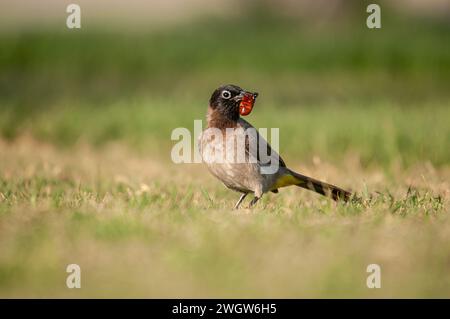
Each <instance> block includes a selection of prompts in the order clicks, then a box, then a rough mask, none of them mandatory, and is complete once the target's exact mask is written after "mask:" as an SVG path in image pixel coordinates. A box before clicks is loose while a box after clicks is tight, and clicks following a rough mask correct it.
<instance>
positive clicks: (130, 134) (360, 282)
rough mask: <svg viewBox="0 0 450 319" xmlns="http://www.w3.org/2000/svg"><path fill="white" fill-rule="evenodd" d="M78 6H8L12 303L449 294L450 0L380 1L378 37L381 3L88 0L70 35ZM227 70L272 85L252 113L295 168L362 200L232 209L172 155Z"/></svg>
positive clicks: (0, 93)
mask: <svg viewBox="0 0 450 319" xmlns="http://www.w3.org/2000/svg"><path fill="white" fill-rule="evenodd" d="M71 2H72V1H61V0H40V1H33V2H32V1H29V0H15V1H13V0H1V1H0V296H2V297H49V296H54V297H136V296H137V297H159V298H161V297H172V298H174V297H176V298H180V297H191V298H192V297H235V298H236V297H253V298H255V297H272V298H273V297H288V298H298V297H309V298H310V297H368V298H373V297H385V298H386V297H448V296H449V295H450V292H449V287H450V276H449V272H448V265H449V264H450V256H449V252H450V247H449V245H450V223H449V222H448V221H449V218H448V216H450V215H449V214H448V212H449V209H448V207H449V205H448V202H449V194H450V191H449V189H450V187H449V181H450V179H449V178H448V177H449V176H450V165H449V164H450V148H449V146H450V90H449V83H450V41H449V40H450V2H449V1H448V0H430V1H418V0H397V1H377V2H376V3H378V4H380V6H381V19H382V28H381V29H379V30H369V29H368V28H367V27H366V18H367V16H368V13H367V12H366V7H367V5H368V4H369V3H371V1H370V2H369V1H349V0H334V1H331V0H316V1H313V0H308V1H306V0H299V1H294V0H279V1H275V0H266V1H256V0H254V1H237V0H215V1H207V0H191V1H184V0H171V1H162V0H153V1H144V0H132V1H122V0H98V1H92V0H79V1H73V2H76V3H78V4H79V5H80V6H81V25H82V28H81V29H80V30H69V29H68V28H67V27H66V24H65V22H66V17H67V16H68V14H67V13H66V7H67V5H68V4H69V3H71ZM225 83H234V84H237V85H240V86H242V87H243V88H245V89H248V90H252V91H253V90H254V91H257V92H259V93H260V97H259V98H258V102H257V104H256V106H255V108H254V110H253V112H252V114H251V115H249V116H248V117H247V120H249V121H250V122H251V123H252V124H254V125H255V126H256V127H258V128H260V127H265V128H273V127H278V128H280V153H281V154H282V156H283V158H285V160H286V162H287V163H288V165H290V166H292V168H293V169H296V170H297V169H298V170H299V171H300V172H302V173H304V174H308V175H311V176H314V177H316V178H320V179H323V180H326V181H329V182H332V183H335V184H338V185H339V186H341V187H345V188H347V187H348V188H349V189H352V190H354V191H355V192H357V194H358V195H361V198H362V201H361V202H358V203H352V204H350V205H344V204H337V205H334V203H331V202H330V201H328V200H326V199H324V198H321V197H318V196H317V195H315V194H313V193H311V192H306V191H300V190H299V189H297V188H288V189H283V190H282V191H280V193H279V194H277V195H273V194H267V195H266V196H264V197H263V199H262V200H261V201H260V202H259V203H258V206H257V207H256V208H255V209H254V210H248V209H242V210H239V211H232V210H231V209H232V207H233V206H232V205H233V204H234V202H235V200H237V198H236V196H237V194H236V193H234V192H231V191H229V190H228V189H225V188H224V187H223V185H221V184H220V183H219V182H218V181H217V180H215V179H214V178H213V177H212V176H209V174H207V172H206V169H205V168H204V167H203V166H201V165H187V164H185V165H175V164H173V163H172V161H171V159H170V149H171V147H172V145H173V144H174V142H173V141H171V139H170V136H171V132H172V130H173V129H174V128H177V127H187V128H190V129H192V128H193V121H194V119H204V118H205V113H206V108H207V104H208V100H209V97H210V94H211V92H212V91H213V90H214V89H215V88H216V87H218V86H219V85H221V84H225ZM245 204H247V203H245ZM69 263H77V264H79V265H81V266H82V274H83V275H82V276H83V277H82V289H80V290H77V289H74V290H72V289H67V287H66V286H65V280H66V276H67V273H66V272H65V269H66V266H67V264H69ZM371 263H378V264H380V265H381V266H382V269H383V270H382V274H383V275H382V276H383V277H382V278H383V279H382V281H383V283H382V287H383V289H373V290H372V289H367V286H366V285H365V284H366V276H367V273H366V267H367V265H368V264H371Z"/></svg>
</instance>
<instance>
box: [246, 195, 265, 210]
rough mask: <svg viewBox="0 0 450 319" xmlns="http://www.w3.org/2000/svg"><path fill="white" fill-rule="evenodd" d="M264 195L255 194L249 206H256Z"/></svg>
mask: <svg viewBox="0 0 450 319" xmlns="http://www.w3.org/2000/svg"><path fill="white" fill-rule="evenodd" d="M261 197H262V196H259V197H258V196H255V197H253V199H252V201H251V202H250V205H249V206H248V207H249V208H251V207H253V206H255V204H256V202H257V201H258V200H259V199H260V198H261Z"/></svg>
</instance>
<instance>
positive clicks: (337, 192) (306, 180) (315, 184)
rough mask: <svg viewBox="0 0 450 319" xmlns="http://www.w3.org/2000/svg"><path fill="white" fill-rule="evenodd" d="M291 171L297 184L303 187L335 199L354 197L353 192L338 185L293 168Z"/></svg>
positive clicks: (346, 199) (345, 199)
mask: <svg viewBox="0 0 450 319" xmlns="http://www.w3.org/2000/svg"><path fill="white" fill-rule="evenodd" d="M289 173H290V174H291V175H292V176H293V177H294V178H295V179H296V183H295V185H297V186H299V187H302V188H306V189H309V190H311V191H313V192H316V193H319V194H321V195H324V196H327V197H331V198H332V199H334V200H335V201H338V200H343V201H345V202H346V201H348V200H349V199H350V198H351V197H352V193H350V192H348V191H346V190H344V189H342V188H340V187H337V186H334V185H331V184H328V183H325V182H322V181H319V180H317V179H314V178H311V177H308V176H305V175H302V174H299V173H296V172H294V171H292V170H289Z"/></svg>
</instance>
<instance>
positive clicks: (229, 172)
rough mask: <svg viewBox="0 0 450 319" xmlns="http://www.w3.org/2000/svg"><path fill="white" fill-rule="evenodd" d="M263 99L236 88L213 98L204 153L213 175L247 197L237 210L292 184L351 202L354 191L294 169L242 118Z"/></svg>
mask: <svg viewBox="0 0 450 319" xmlns="http://www.w3.org/2000/svg"><path fill="white" fill-rule="evenodd" d="M257 96H258V93H253V92H248V91H245V90H243V89H241V88H240V87H239V86H236V85H231V84H229V85H223V86H221V87H219V88H218V89H216V90H215V91H214V92H213V94H212V95H211V98H210V100H209V107H208V111H207V123H208V125H207V128H206V129H205V130H204V131H203V132H202V134H201V136H200V138H199V150H200V154H201V156H202V160H203V162H204V163H206V165H207V167H208V169H209V171H210V172H211V173H212V174H213V175H214V176H215V177H216V178H218V179H219V180H220V181H222V183H223V184H224V185H225V186H226V187H228V188H229V189H232V190H234V191H237V192H239V193H241V196H240V198H239V200H238V201H237V203H236V205H235V208H239V206H240V204H241V203H242V201H243V200H244V198H245V197H246V196H247V195H248V194H250V193H252V194H254V198H253V199H252V201H251V202H250V207H252V206H253V205H255V204H256V202H257V201H258V200H259V199H260V198H261V197H262V195H263V194H264V193H267V192H269V191H270V192H273V193H278V189H279V188H281V187H286V186H291V185H295V186H299V187H302V188H305V189H308V190H311V191H314V192H316V193H319V194H321V195H324V196H328V197H330V198H332V199H334V200H336V201H337V200H343V201H347V200H349V199H350V197H351V195H352V194H351V193H350V192H348V191H346V190H344V189H342V188H339V187H337V186H334V185H331V184H328V183H325V182H322V181H319V180H316V179H314V178H311V177H308V176H305V175H302V174H299V173H296V172H294V171H293V170H291V169H289V168H288V167H287V166H286V163H285V162H284V161H283V159H282V158H281V157H280V156H279V155H278V154H277V153H276V152H275V151H274V150H272V149H271V147H270V145H269V144H268V143H267V141H266V140H265V139H264V138H263V137H262V136H261V135H260V134H259V133H258V132H257V131H256V129H255V128H254V127H253V126H252V125H251V124H250V123H248V122H247V121H245V120H244V119H242V118H241V115H242V116H244V115H248V114H250V112H251V111H252V109H253V105H254V102H255V100H256V98H257ZM240 152H241V153H240ZM239 157H240V158H239Z"/></svg>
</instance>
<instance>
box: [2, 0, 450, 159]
mask: <svg viewBox="0 0 450 319" xmlns="http://www.w3.org/2000/svg"><path fill="white" fill-rule="evenodd" d="M47 2H48V3H50V4H54V5H55V6H57V8H59V9H60V11H59V12H58V11H57V10H56V9H54V10H50V9H49V10H48V12H49V17H48V19H45V18H41V19H42V20H45V23H40V22H41V21H40V20H38V21H34V20H33V19H31V22H30V21H28V23H29V25H28V24H26V23H23V24H24V25H21V27H20V28H19V27H18V26H14V24H12V25H11V21H12V20H13V19H11V17H9V19H6V20H3V21H4V23H7V22H8V21H9V24H8V25H7V27H5V28H4V29H3V32H2V33H1V35H0V37H1V41H0V69H1V73H0V130H1V136H2V138H4V139H8V140H14V139H15V138H17V136H20V135H23V134H31V135H32V136H33V137H35V138H36V139H40V140H45V141H50V142H52V143H55V144H58V145H60V146H63V147H64V146H70V145H73V144H74V143H77V142H79V141H87V142H88V143H92V144H94V145H98V146H101V145H103V144H105V143H107V142H109V141H117V140H119V141H124V142H125V143H128V144H129V145H132V146H133V147H135V148H136V149H137V150H144V151H148V150H149V147H150V148H151V146H154V145H158V146H160V147H163V148H164V147H165V148H167V149H168V148H169V147H170V146H171V143H172V142H171V141H170V132H171V130H172V129H173V128H175V127H181V126H182V127H188V128H191V127H192V123H193V120H194V119H199V118H200V119H202V118H204V113H205V110H206V106H207V101H208V98H209V95H210V94H211V92H212V91H213V90H214V89H215V88H216V87H217V86H219V85H221V84H225V83H235V84H238V85H240V86H242V87H244V88H247V89H250V90H256V91H258V92H260V94H261V98H260V99H259V101H258V105H257V108H256V109H255V111H254V112H253V114H252V115H251V116H250V117H249V120H250V121H251V122H252V123H254V124H255V126H257V127H280V128H281V147H280V148H281V150H282V152H283V150H285V151H284V152H283V153H287V154H286V156H287V157H292V158H294V157H295V158H296V159H300V160H305V161H307V160H309V159H311V157H312V156H313V155H318V156H321V157H322V156H323V157H327V158H328V159H330V160H333V159H339V158H340V157H341V156H342V155H346V154H349V153H352V154H357V155H358V156H360V158H361V162H362V164H363V165H370V164H377V165H382V166H385V167H386V166H389V165H390V164H392V162H396V163H398V162H399V161H400V162H401V163H403V164H405V165H410V164H413V163H417V162H420V161H430V162H431V163H432V164H434V165H438V166H440V165H443V164H446V163H449V160H450V148H449V147H448V145H450V125H449V119H450V108H449V105H450V102H449V101H450V90H449V83H450V81H449V80H450V41H449V40H450V37H449V36H450V23H449V21H450V19H449V15H448V11H446V10H444V9H446V8H447V9H448V6H445V4H444V6H443V8H444V9H442V8H441V7H442V1H432V2H430V4H429V5H427V6H425V7H426V8H427V9H429V10H424V9H423V6H422V7H421V6H418V7H414V6H411V4H408V3H407V2H399V3H397V4H396V6H393V5H392V4H389V2H386V1H384V2H379V4H380V5H381V8H382V15H381V17H382V28H381V29H379V30H370V29H368V28H367V27H366V18H367V16H368V13H366V6H367V5H368V4H369V3H370V2H368V1H331V2H320V1H319V3H316V4H315V5H313V4H312V3H313V2H311V1H298V2H296V1H281V2H278V1H246V2H244V3H241V2H238V1H217V2H216V3H215V4H210V5H209V6H205V10H204V12H202V10H201V9H200V8H201V4H202V1H198V0H197V1H194V2H193V4H196V5H197V6H193V8H194V10H191V11H195V13H196V14H195V15H193V14H192V12H191V13H186V14H185V15H187V16H189V17H190V19H183V18H182V17H183V13H182V11H183V6H182V5H181V3H178V4H179V5H180V8H178V9H177V7H176V5H177V3H174V4H173V7H170V8H169V9H167V8H165V9H166V11H167V12H166V11H162V12H163V13H162V14H163V15H165V16H167V20H168V21H170V23H169V22H168V23H166V24H165V23H164V18H163V17H160V18H159V19H155V21H154V23H153V24H152V18H153V17H155V16H158V12H156V13H155V12H154V11H153V10H152V9H153V7H152V4H147V5H144V4H143V3H142V2H138V4H136V3H134V2H132V3H134V4H135V7H133V8H134V9H135V10H137V11H139V10H138V9H139V3H140V4H141V5H142V6H143V7H142V8H141V10H140V11H139V12H140V15H138V16H139V19H138V18H136V17H135V16H134V15H133V14H136V13H130V15H131V16H126V11H125V13H124V14H123V15H118V16H116V17H114V16H112V17H111V18H110V19H109V20H108V19H107V18H105V16H101V17H99V18H96V16H95V15H92V13H93V12H104V11H106V10H102V7H101V3H97V6H96V7H94V8H92V6H93V5H92V4H89V3H86V2H83V1H81V3H80V5H81V8H82V28H81V29H79V30H76V29H74V30H69V29H67V28H66V26H65V18H66V16H67V15H68V14H66V13H65V6H66V5H67V4H64V3H58V4H57V5H56V2H54V1H47ZM205 2H206V1H205ZM158 3H159V4H161V1H155V2H153V4H154V5H155V6H156V4H158ZM213 3H214V2H213ZM439 4H440V5H441V7H440V6H439ZM83 5H84V6H83ZM114 5H115V6H118V7H114V8H115V9H116V11H120V9H121V6H122V7H123V8H126V7H127V6H126V5H124V4H122V5H120V2H113V3H112V6H114ZM433 5H434V6H433ZM105 6H106V4H105ZM186 6H187V5H186V4H185V5H184V7H186ZM49 8H50V7H49ZM105 8H106V7H105ZM156 8H158V7H157V6H156ZM211 8H214V9H215V10H212V13H211V12H210V11H211ZM430 8H431V9H433V10H431V9H430ZM24 10H25V9H24ZM208 10H209V11H208ZM41 11H43V12H45V11H44V10H41ZM55 11H56V12H55ZM111 11H112V12H115V11H114V10H111ZM180 11H181V13H180ZM17 12H19V13H20V10H19V9H18V11H17ZM177 12H178V15H175V14H174V13H177ZM50 13H52V14H53V15H54V16H56V18H55V17H53V16H52V15H50ZM146 13H148V16H149V17H148V19H146V18H145V17H146ZM3 15H4V16H7V13H6V14H5V11H3ZM172 15H175V18H173V17H172ZM52 17H53V18H52ZM171 17H172V19H171ZM3 18H4V17H3ZM52 19H53V20H52ZM24 20H25V18H24ZM33 21H34V22H33ZM49 21H50V22H49ZM136 21H138V22H136ZM139 21H140V22H139ZM133 22H134V24H133ZM33 23H34V24H33Z"/></svg>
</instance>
